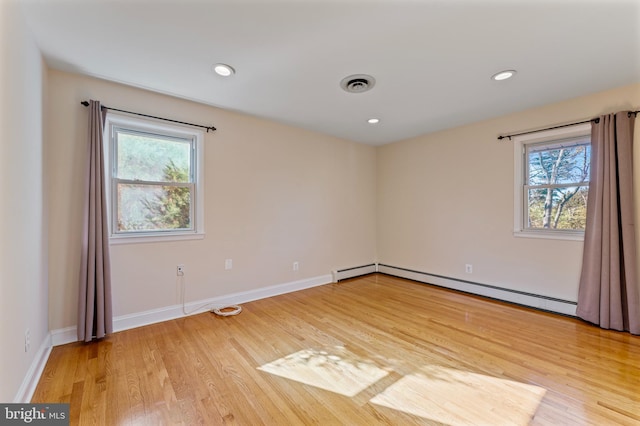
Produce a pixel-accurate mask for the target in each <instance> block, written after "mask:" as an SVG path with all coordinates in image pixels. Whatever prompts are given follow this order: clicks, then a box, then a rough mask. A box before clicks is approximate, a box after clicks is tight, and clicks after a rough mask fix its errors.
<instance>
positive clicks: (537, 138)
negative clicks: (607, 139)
mask: <svg viewBox="0 0 640 426" xmlns="http://www.w3.org/2000/svg"><path fill="white" fill-rule="evenodd" d="M590 134H591V123H583V124H577V125H575V126H569V127H563V128H560V129H551V130H543V131H540V132H535V133H530V134H527V135H520V136H514V137H513V164H514V170H513V171H514V175H513V182H514V192H513V196H514V208H513V236H514V237H523V238H544V239H554V240H571V241H583V240H584V232H583V231H570V230H567V231H544V230H539V229H537V230H529V229H526V228H525V226H524V193H523V190H522V189H523V186H524V172H525V170H524V163H525V161H524V155H525V152H524V151H525V149H524V148H525V145H527V144H531V143H536V142H547V141H552V140H555V139H563V138H571V137H577V136H585V135H590Z"/></svg>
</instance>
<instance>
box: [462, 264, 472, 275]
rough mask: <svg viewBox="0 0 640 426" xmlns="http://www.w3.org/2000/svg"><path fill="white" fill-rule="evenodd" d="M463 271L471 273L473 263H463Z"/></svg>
mask: <svg viewBox="0 0 640 426" xmlns="http://www.w3.org/2000/svg"><path fill="white" fill-rule="evenodd" d="M464 272H466V273H467V274H473V265H471V264H470V263H467V264H466V265H464Z"/></svg>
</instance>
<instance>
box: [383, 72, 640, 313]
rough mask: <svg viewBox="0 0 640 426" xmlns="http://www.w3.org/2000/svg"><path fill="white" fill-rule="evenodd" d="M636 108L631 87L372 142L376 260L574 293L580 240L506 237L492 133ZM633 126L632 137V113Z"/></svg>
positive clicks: (505, 193) (503, 176)
mask: <svg viewBox="0 0 640 426" xmlns="http://www.w3.org/2000/svg"><path fill="white" fill-rule="evenodd" d="M639 106H640V85H633V86H628V87H622V88H619V89H615V90H610V91H607V92H602V93H597V94H594V95H591V96H585V97H581V98H578V99H573V100H570V101H566V102H561V103H557V104H552V105H548V106H545V107H542V108H536V109H531V110H527V111H523V112H518V113H514V114H510V115H507V116H503V117H499V118H496V119H493V120H488V121H483V122H479V123H475V124H471V125H467V126H463V127H458V128H455V129H450V130H446V131H442V132H438V133H434V134H429V135H424V136H420V137H417V138H414V139H410V140H406V141H402V142H398V143H394V144H390V145H385V146H382V147H380V148H379V149H378V175H377V179H378V197H377V203H378V204H377V205H378V208H377V213H378V225H377V229H378V231H377V238H378V240H377V247H378V260H379V261H380V262H381V263H385V264H388V265H392V266H398V267H405V268H409V269H414V270H418V271H422V272H428V273H433V274H439V275H444V276H448V277H452V278H458V279H465V280H471V281H475V282H479V283H484V284H491V285H495V286H500V287H503V288H509V289H516V290H521V291H525V292H531V293H535V294H540V295H547V296H552V297H557V298H561V299H566V300H571V301H575V300H577V284H578V280H579V275H580V267H581V262H582V242H580V241H561V240H542V239H530V238H516V237H514V236H513V225H514V224H513V209H514V200H513V193H514V187H513V179H514V177H513V174H514V171H513V167H514V165H513V161H514V160H513V158H514V153H513V144H512V143H511V142H509V141H508V140H503V141H501V142H500V141H498V140H497V139H496V138H497V136H498V135H500V134H505V133H509V132H517V131H524V130H530V129H536V128H542V127H547V126H552V125H555V124H561V123H566V122H572V121H580V120H584V119H589V118H592V117H595V116H597V115H600V114H603V113H609V112H617V111H621V110H628V109H637V108H638V107H639ZM635 132H636V135H637V136H636V138H638V137H640V120H637V122H636V130H635ZM636 145H637V144H636ZM639 151H640V150H638V149H636V151H635V169H636V170H640V153H639ZM638 175H640V174H636V185H635V191H636V195H637V199H640V179H639V178H638ZM637 210H638V209H637ZM636 217H637V219H636V223H640V217H638V215H636ZM639 260H640V259H639ZM467 263H470V264H472V265H473V274H471V275H469V274H465V270H464V266H465V264H467Z"/></svg>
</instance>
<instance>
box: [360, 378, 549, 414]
mask: <svg viewBox="0 0 640 426" xmlns="http://www.w3.org/2000/svg"><path fill="white" fill-rule="evenodd" d="M545 392H546V390H545V389H544V388H541V387H538V386H533V385H528V384H524V383H519V382H514V381H511V380H505V379H498V378H495V377H491V376H485V375H482V374H476V373H470V372H467V371H460V370H454V369H450V368H445V367H440V366H427V367H423V368H422V369H421V370H420V371H419V372H417V373H414V374H410V375H407V376H405V377H403V378H402V379H400V380H398V381H397V382H396V383H394V384H393V385H391V386H390V387H388V388H387V389H385V390H384V392H382V393H380V394H378V395H376V396H375V397H374V398H372V399H371V400H370V402H371V403H373V404H377V405H381V406H384V407H387V408H392V409H395V410H399V411H403V412H405V413H409V414H413V415H415V416H420V417H423V418H425V419H429V420H434V421H437V422H440V423H445V424H448V425H452V426H453V425H476V426H483V425H491V426H494V425H528V424H529V422H530V421H531V419H532V417H533V415H534V414H535V412H536V410H537V408H538V405H539V404H540V402H541V401H542V398H543V397H544V394H545Z"/></svg>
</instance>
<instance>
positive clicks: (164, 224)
mask: <svg viewBox="0 0 640 426" xmlns="http://www.w3.org/2000/svg"><path fill="white" fill-rule="evenodd" d="M105 132H108V137H105V140H108V141H109V147H108V150H109V153H108V159H109V171H110V179H109V186H110V190H109V203H110V213H111V221H110V223H111V227H110V233H111V236H112V238H113V237H115V238H118V237H140V236H146V237H165V236H176V235H185V234H194V233H202V230H203V228H202V223H201V216H202V208H200V209H198V208H196V207H198V205H199V204H200V203H202V202H203V201H202V198H203V191H202V174H201V170H199V169H200V167H199V166H198V164H199V157H201V155H202V153H201V150H202V148H201V140H200V139H201V138H202V135H201V133H200V132H189V131H188V130H185V129H184V128H180V127H175V128H174V127H170V126H169V127H168V126H162V125H158V124H156V123H154V122H148V121H145V120H137V119H132V118H130V117H127V118H123V117H117V116H116V117H109V116H108V117H107V126H106V129H105ZM199 172H200V174H199Z"/></svg>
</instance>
